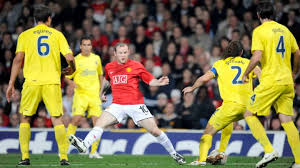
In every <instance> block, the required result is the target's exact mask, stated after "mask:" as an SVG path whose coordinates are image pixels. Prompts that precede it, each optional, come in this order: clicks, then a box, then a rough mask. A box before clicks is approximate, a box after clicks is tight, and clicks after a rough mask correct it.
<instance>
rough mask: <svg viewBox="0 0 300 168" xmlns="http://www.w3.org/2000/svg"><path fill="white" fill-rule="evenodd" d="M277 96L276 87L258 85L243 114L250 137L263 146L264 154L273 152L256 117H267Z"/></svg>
mask: <svg viewBox="0 0 300 168" xmlns="http://www.w3.org/2000/svg"><path fill="white" fill-rule="evenodd" d="M279 95H280V93H279V92H278V90H276V87H274V86H264V85H262V84H260V85H259V86H258V87H256V88H255V90H254V94H253V95H252V97H251V102H250V104H248V106H247V110H246V112H245V114H244V118H245V120H246V122H247V124H248V125H249V128H250V130H251V132H252V135H253V136H254V138H255V139H256V140H257V141H258V142H259V143H260V144H261V145H262V146H263V148H264V151H265V153H271V152H273V151H274V148H273V146H272V144H271V142H270V141H269V139H268V137H267V134H266V131H265V128H264V127H263V125H262V124H261V122H260V121H259V120H258V118H257V117H256V115H259V116H267V115H269V113H270V108H271V106H272V105H273V103H274V101H275V100H276V99H277V97H278V96H279Z"/></svg>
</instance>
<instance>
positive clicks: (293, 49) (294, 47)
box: [290, 33, 299, 53]
mask: <svg viewBox="0 0 300 168" xmlns="http://www.w3.org/2000/svg"><path fill="white" fill-rule="evenodd" d="M290 40H291V52H292V53H295V52H296V51H297V50H299V46H298V44H297V41H296V39H295V37H294V35H293V34H292V33H290Z"/></svg>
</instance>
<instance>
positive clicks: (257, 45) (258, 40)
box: [251, 29, 264, 53]
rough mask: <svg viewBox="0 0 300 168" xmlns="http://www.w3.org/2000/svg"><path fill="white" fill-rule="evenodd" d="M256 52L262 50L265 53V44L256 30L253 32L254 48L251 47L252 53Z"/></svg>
mask: <svg viewBox="0 0 300 168" xmlns="http://www.w3.org/2000/svg"><path fill="white" fill-rule="evenodd" d="M255 50H261V51H263V50H264V48H263V43H262V41H261V37H260V34H259V32H258V29H255V30H254V31H253V35H252V47H251V53H253V52H254V51H255Z"/></svg>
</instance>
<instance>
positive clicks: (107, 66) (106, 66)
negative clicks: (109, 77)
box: [105, 61, 117, 69]
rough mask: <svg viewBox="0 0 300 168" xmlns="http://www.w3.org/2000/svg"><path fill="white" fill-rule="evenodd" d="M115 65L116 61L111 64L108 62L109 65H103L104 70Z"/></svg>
mask: <svg viewBox="0 0 300 168" xmlns="http://www.w3.org/2000/svg"><path fill="white" fill-rule="evenodd" d="M116 64H117V61H112V62H110V63H107V64H106V65H105V69H109V68H113V67H115V66H116Z"/></svg>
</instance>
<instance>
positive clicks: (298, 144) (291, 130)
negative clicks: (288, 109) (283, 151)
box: [279, 113, 300, 166]
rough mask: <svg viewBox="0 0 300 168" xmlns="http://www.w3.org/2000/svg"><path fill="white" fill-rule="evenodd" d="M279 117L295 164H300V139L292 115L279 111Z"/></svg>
mask: <svg viewBox="0 0 300 168" xmlns="http://www.w3.org/2000/svg"><path fill="white" fill-rule="evenodd" d="M279 119H280V122H281V126H282V127H283V129H284V131H285V132H286V135H287V138H288V142H289V145H290V147H291V150H292V153H293V155H294V158H295V164H299V166H300V150H299V149H300V140H299V132H298V130H297V128H296V126H295V124H294V122H293V120H292V116H288V115H285V114H280V113H279Z"/></svg>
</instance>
